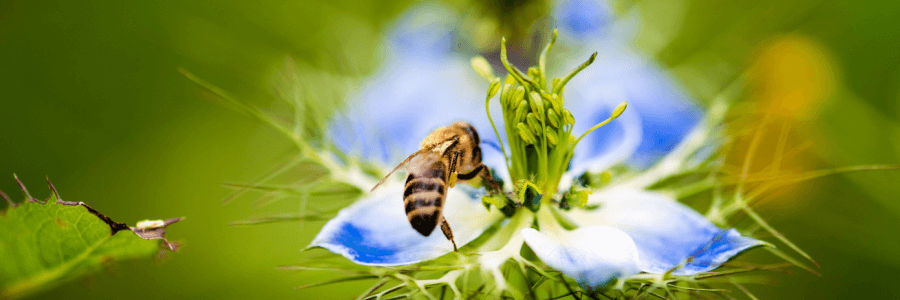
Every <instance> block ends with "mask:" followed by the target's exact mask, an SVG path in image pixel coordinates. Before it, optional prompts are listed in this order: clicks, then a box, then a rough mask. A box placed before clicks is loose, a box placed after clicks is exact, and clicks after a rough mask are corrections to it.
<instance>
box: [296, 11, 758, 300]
mask: <svg viewBox="0 0 900 300" xmlns="http://www.w3.org/2000/svg"><path fill="white" fill-rule="evenodd" d="M562 7H563V9H565V10H567V11H582V10H579V9H574V10H573V9H571V8H569V7H568V6H562ZM435 9H438V8H436V7H435V6H434V5H433V4H427V5H423V6H419V7H416V8H415V9H413V10H412V11H411V13H410V14H408V15H406V16H404V17H402V18H401V22H400V23H399V24H397V25H396V27H395V29H394V30H393V31H392V34H391V35H389V37H388V38H389V41H388V44H390V45H394V46H392V47H394V49H392V50H390V51H388V58H387V59H386V63H385V65H384V67H383V69H382V70H381V71H379V72H378V73H377V74H375V75H374V77H373V79H372V80H371V81H370V82H369V83H368V84H366V85H365V86H364V87H363V88H362V89H361V91H360V93H359V94H358V95H357V96H356V97H355V101H351V103H352V104H351V106H350V107H349V109H348V110H347V111H345V112H343V113H342V114H341V115H339V116H337V117H336V118H335V121H334V123H333V126H332V132H331V134H332V137H333V138H334V140H335V141H336V142H337V143H338V144H337V146H338V147H339V148H340V149H341V150H343V151H346V152H348V153H352V154H357V155H360V156H361V157H363V158H366V159H369V160H372V161H375V162H378V163H381V164H382V165H384V166H385V167H392V164H394V163H397V162H399V161H401V160H402V159H403V158H404V157H405V156H406V155H408V154H409V153H412V152H414V151H416V150H418V143H419V142H420V141H421V139H422V138H423V137H425V136H426V135H427V134H428V133H430V132H431V131H432V130H434V129H436V128H438V127H440V126H445V125H448V124H450V123H452V122H453V121H457V120H463V121H467V122H470V123H471V124H473V125H474V126H475V128H476V129H477V130H478V131H479V133H481V134H480V135H481V137H482V139H483V140H485V143H486V144H487V145H488V146H487V147H484V145H483V147H482V148H483V149H485V153H484V158H485V164H486V165H488V166H490V167H491V168H492V169H493V170H495V173H497V174H500V176H501V177H504V179H505V181H506V182H507V183H510V181H511V180H510V179H509V175H508V174H509V172H508V170H506V164H505V163H504V159H503V156H502V154H501V153H500V152H499V151H498V150H495V149H493V147H491V146H489V145H491V144H492V143H496V138H494V139H493V141H492V139H490V138H489V137H491V136H494V134H493V131H492V129H491V127H490V123H489V122H488V120H487V116H486V114H485V113H484V110H483V109H482V107H483V105H484V102H481V100H480V99H483V98H482V97H484V95H483V92H482V91H484V90H485V89H486V87H487V84H484V82H483V81H479V80H477V79H479V77H478V76H477V74H475V72H474V71H472V70H470V68H469V63H468V60H467V59H466V58H464V57H461V56H459V55H457V54H454V53H453V51H452V50H453V49H451V48H450V47H452V45H453V44H452V43H447V42H446V39H447V38H449V37H451V36H452V28H454V26H452V25H448V24H445V23H441V24H442V25H441V26H430V25H427V24H426V25H422V23H420V22H421V21H422V20H428V18H423V17H420V16H419V14H424V15H434V10H435ZM585 11H586V13H594V12H592V11H591V10H585ZM595 11H603V12H606V11H607V10H597V9H595ZM570 15H571V14H570ZM577 18H584V16H582V15H575V16H573V19H571V20H568V21H567V22H569V23H571V25H570V26H568V27H566V26H564V28H571V30H575V31H577V32H576V33H577V34H578V35H581V36H590V35H591V34H597V32H598V30H589V29H590V28H588V27H590V26H606V25H605V24H607V23H609V22H608V21H603V20H601V21H597V22H594V21H592V20H593V19H592V18H593V17H588V20H580V19H577ZM451 20H452V18H451ZM604 20H605V19H604ZM444 21H446V20H444ZM444 21H441V22H444ZM426 23H427V22H426ZM589 40H590V41H595V42H597V43H598V44H597V46H599V48H600V53H602V55H601V58H600V60H599V62H600V65H599V66H592V67H591V68H588V69H587V70H585V71H584V73H583V74H587V75H586V76H585V75H579V76H580V78H579V77H576V79H573V80H572V82H571V85H569V86H567V87H566V105H567V106H569V107H571V108H570V111H571V112H572V114H573V115H574V117H575V119H576V120H578V123H576V124H578V125H576V131H579V129H580V132H583V131H585V130H586V129H587V127H590V126H592V125H593V124H597V123H599V122H600V121H602V120H604V119H606V118H607V117H608V116H609V114H610V112H611V111H612V109H613V108H614V107H615V104H613V103H616V104H617V103H618V102H620V101H622V100H627V101H629V103H630V106H629V108H628V111H627V112H626V113H625V114H624V115H622V117H621V118H619V119H617V120H616V121H615V122H613V123H610V125H609V126H605V127H603V128H601V130H599V131H595V132H594V133H592V134H591V135H588V138H586V139H585V142H583V143H580V144H578V146H577V147H576V148H575V156H574V157H573V159H572V161H571V166H570V168H569V170H568V171H567V172H566V174H565V175H564V176H563V179H564V180H566V181H571V178H573V177H575V176H578V175H580V174H582V173H584V172H585V171H602V170H604V169H606V168H608V167H610V166H612V165H614V164H618V163H627V164H629V165H631V166H634V167H636V168H637V169H643V168H646V167H647V166H650V165H651V164H653V163H654V162H656V161H657V160H659V159H660V157H662V156H664V155H666V154H667V153H668V152H669V151H670V150H671V149H673V148H675V147H676V145H677V144H678V143H680V142H682V140H683V138H684V137H685V136H686V135H687V134H688V133H689V131H690V130H691V129H692V128H695V127H696V128H700V129H701V131H702V129H703V128H702V127H703V126H707V125H704V124H699V123H700V122H698V121H699V119H700V118H699V112H698V109H697V108H696V107H695V106H693V105H691V104H689V103H690V102H689V101H688V99H687V98H686V96H684V95H683V94H681V93H680V92H678V89H677V88H676V86H675V84H674V83H673V82H672V81H671V80H670V79H669V78H668V77H666V75H665V74H664V73H663V72H662V71H661V70H660V69H659V68H656V67H654V66H653V65H652V64H651V63H649V62H646V61H645V60H643V59H641V58H640V56H638V55H637V54H635V53H634V52H633V51H631V50H629V49H628V48H627V47H626V46H624V43H623V42H622V41H621V40H610V39H608V38H606V37H603V36H601V37H598V38H597V39H589ZM409 45H415V47H407V46H409ZM584 47H585V48H590V47H595V45H586V46H584ZM418 49H423V50H422V51H425V52H427V53H419V50H418ZM595 49H596V47H595ZM604 56H605V57H606V58H605V60H604V58H603V57H604ZM585 57H586V56H585ZM406 58H410V59H406ZM568 65H570V66H571V65H573V64H571V63H570V64H568ZM492 111H499V110H492ZM495 120H496V116H495ZM698 124H699V125H698ZM500 127H502V126H500ZM501 135H502V133H501ZM688 146H691V145H688ZM649 171H653V172H674V171H675V170H666V169H663V170H660V169H653V168H651V169H650V170H649ZM649 171H648V172H649ZM665 175H667V174H654V176H655V178H663V177H664V176H665ZM641 178H644V177H642V176H637V177H636V179H635V180H637V181H635V180H631V181H629V180H626V181H620V182H615V183H613V184H612V185H611V186H608V187H604V188H603V189H600V190H597V191H594V193H593V194H592V195H591V196H590V197H589V198H588V202H589V205H598V206H599V208H597V209H594V210H582V209H573V210H571V211H568V212H560V213H562V214H565V217H567V218H569V219H570V221H571V222H572V223H573V224H574V225H576V226H577V228H576V229H574V230H571V231H570V230H565V229H563V228H561V227H560V226H558V224H556V221H555V217H554V216H552V215H550V208H541V209H540V210H539V211H538V212H537V213H536V214H533V215H532V214H531V212H529V211H528V210H522V211H521V212H522V213H521V214H519V215H518V216H519V217H514V218H513V219H512V220H510V221H507V222H504V221H503V220H505V217H504V215H503V214H501V213H500V212H499V211H498V210H497V209H490V210H486V209H485V208H484V206H483V205H482V196H484V195H485V192H484V190H483V189H478V188H474V187H471V186H468V185H466V184H459V185H457V186H456V187H454V188H451V189H449V190H448V191H447V201H446V204H445V206H444V217H445V218H446V220H447V221H448V223H449V224H450V226H451V227H452V229H453V233H454V236H455V240H456V243H457V244H458V245H460V246H461V248H462V249H460V251H462V252H466V251H476V252H481V254H482V255H481V256H479V257H478V258H477V260H476V262H475V264H476V265H478V266H479V267H480V268H482V269H487V272H488V273H491V272H493V273H494V274H495V276H494V277H495V280H497V281H498V284H499V285H500V286H501V287H502V284H500V283H502V282H503V281H502V280H503V279H502V278H497V277H499V276H500V275H497V274H499V272H495V270H497V269H496V268H498V266H499V265H502V263H503V262H504V261H506V260H508V259H510V258H512V259H521V257H519V256H518V255H519V249H520V248H521V247H522V246H523V245H525V244H527V245H528V247H530V248H531V249H532V250H533V251H534V253H535V254H536V255H537V257H538V258H540V259H541V261H543V262H544V263H545V264H546V265H548V266H550V267H551V268H554V269H556V270H558V271H560V272H562V273H563V274H565V275H566V276H569V277H571V278H573V279H575V280H576V281H577V282H578V283H579V284H580V285H581V286H582V287H584V288H585V289H587V290H594V289H598V288H601V287H604V286H606V285H607V284H609V283H610V282H612V281H614V280H616V279H625V278H628V277H629V276H633V275H635V274H638V273H641V272H646V273H652V274H661V273H665V272H668V271H671V270H673V274H676V275H692V274H697V273H701V272H706V271H710V270H712V269H715V268H716V267H718V266H720V265H721V264H722V263H724V262H725V261H727V260H728V259H730V258H732V257H733V256H734V255H737V254H738V253H740V252H741V251H744V250H746V249H748V248H751V247H754V246H759V245H764V244H765V243H764V242H761V241H758V240H755V239H752V238H748V237H744V236H741V235H740V234H739V233H738V232H737V231H735V230H734V229H722V228H719V227H717V226H715V225H714V224H712V223H711V222H710V221H708V220H707V219H705V218H704V217H703V216H702V215H700V214H699V213H697V212H695V211H694V210H692V209H691V208H689V207H687V206H685V205H683V204H681V203H679V202H677V201H676V200H675V199H672V198H670V197H667V196H665V195H663V194H659V193H655V192H650V191H646V190H644V189H643V188H645V187H646V184H644V183H643V182H641V181H640V180H639V179H641ZM564 184H569V182H564ZM361 188H362V189H363V190H368V189H369V188H370V186H364V187H361ZM403 188H404V184H403V181H402V180H400V179H399V178H398V177H396V176H395V177H391V178H389V179H388V181H387V182H386V183H384V185H382V186H381V187H379V188H378V189H377V190H375V191H374V192H372V193H369V194H368V195H366V196H364V197H363V199H361V200H359V201H358V202H356V203H355V204H353V205H351V206H350V207H348V208H345V209H344V210H342V211H341V212H340V213H339V214H338V215H337V217H335V218H334V219H332V220H330V221H329V222H328V223H327V224H326V225H325V226H324V227H323V228H322V231H321V232H320V233H319V234H318V235H317V236H316V238H315V239H314V240H313V242H312V243H311V245H310V246H313V247H322V248H326V249H328V250H330V251H332V252H334V253H337V254H340V255H342V256H344V257H346V258H347V259H349V260H351V261H353V262H354V263H357V264H361V265H371V266H397V265H408V264H415V263H418V262H423V261H427V260H431V259H435V258H437V257H440V256H443V255H445V254H447V253H450V252H452V250H453V247H452V244H451V243H450V242H449V241H447V240H446V239H445V238H444V236H443V235H441V234H431V235H430V236H428V237H425V236H422V235H421V234H419V233H418V232H417V231H415V230H414V229H413V228H412V226H410V225H409V223H408V221H407V219H406V216H405V214H404V212H403V211H404V207H403V201H402V198H403ZM507 188H511V186H510V185H508V186H507ZM533 219H536V220H537V221H538V223H539V224H540V230H536V229H533V228H530V227H531V224H532V223H533V222H531V221H532V220H533ZM551 219H552V220H554V221H552V222H545V221H549V220H551ZM498 224H499V225H500V227H501V229H500V230H499V231H500V232H503V231H504V230H507V231H508V233H509V235H508V236H506V238H507V239H506V241H507V242H506V243H505V244H499V245H493V244H491V243H485V244H483V245H479V246H477V247H470V248H465V247H462V246H464V245H466V244H468V243H469V242H471V241H472V240H474V239H475V238H477V237H479V236H480V235H481V234H482V233H484V232H485V230H486V229H487V228H489V227H491V226H494V225H498ZM497 235H501V234H499V233H497ZM522 263H526V262H524V261H522Z"/></svg>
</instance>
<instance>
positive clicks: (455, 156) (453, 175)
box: [447, 151, 459, 187]
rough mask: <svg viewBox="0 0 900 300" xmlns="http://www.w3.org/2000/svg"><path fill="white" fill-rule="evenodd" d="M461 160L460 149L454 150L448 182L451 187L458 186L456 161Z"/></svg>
mask: <svg viewBox="0 0 900 300" xmlns="http://www.w3.org/2000/svg"><path fill="white" fill-rule="evenodd" d="M458 160H459V151H457V152H453V157H451V158H450V170H449V171H450V179H449V180H447V184H448V185H450V187H454V186H456V177H457V174H456V163H457V161H458Z"/></svg>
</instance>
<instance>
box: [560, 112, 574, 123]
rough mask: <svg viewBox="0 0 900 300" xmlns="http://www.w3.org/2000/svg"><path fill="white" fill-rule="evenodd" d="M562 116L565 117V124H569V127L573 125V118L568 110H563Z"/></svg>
mask: <svg viewBox="0 0 900 300" xmlns="http://www.w3.org/2000/svg"><path fill="white" fill-rule="evenodd" d="M563 114H564V115H565V117H566V123H567V124H569V125H575V116H572V112H570V111H569V110H568V109H564V110H563Z"/></svg>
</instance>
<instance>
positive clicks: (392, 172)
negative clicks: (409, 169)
mask: <svg viewBox="0 0 900 300" xmlns="http://www.w3.org/2000/svg"><path fill="white" fill-rule="evenodd" d="M424 151H425V149H422V150H419V151H416V152H415V153H413V154H410V155H409V157H407V158H406V159H404V160H403V162H401V163H400V164H399V165H397V166H396V167H394V169H393V170H391V172H389V173H387V175H384V178H382V179H381V181H379V182H378V184H376V185H375V186H373V187H372V189H371V190H369V191H370V192H371V191H374V190H375V189H376V188H378V186H379V185H381V184H382V183H384V181H385V180H387V179H388V177H390V176H391V174H394V172H396V171H397V170H400V167H402V166H403V165H405V164H406V163H408V162H409V161H410V160H412V159H413V157H416V155H419V154H420V153H422V152H424Z"/></svg>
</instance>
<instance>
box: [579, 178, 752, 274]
mask: <svg viewBox="0 0 900 300" xmlns="http://www.w3.org/2000/svg"><path fill="white" fill-rule="evenodd" d="M588 201H589V202H590V203H593V204H599V205H600V208H598V209H597V210H596V211H587V212H585V211H581V210H574V211H572V212H571V213H570V214H569V216H570V217H571V218H572V219H573V220H574V221H575V222H576V223H578V224H579V225H581V226H590V225H598V224H599V225H606V226H611V227H615V228H617V229H619V230H621V231H623V232H625V233H626V234H628V236H630V237H631V239H632V240H634V243H635V245H637V249H638V252H639V253H640V264H639V266H640V268H641V271H644V272H650V273H664V272H666V271H668V270H670V269H672V268H674V267H676V266H678V265H679V264H680V263H682V262H686V261H688V260H689V259H690V261H689V262H687V264H686V265H685V266H684V267H682V268H680V269H678V270H676V271H675V272H674V274H678V275H691V274H696V273H700V272H706V271H709V270H712V269H715V268H716V267H718V266H719V265H721V264H722V263H724V262H725V261H727V260H728V259H730V258H731V257H733V256H734V255H737V254H738V253H740V252H741V251H744V250H746V249H748V248H751V247H755V246H759V245H764V244H765V243H764V242H761V241H758V240H755V239H752V238H747V237H743V236H741V235H740V234H739V233H738V232H737V231H735V230H733V229H731V230H723V229H721V228H718V227H716V226H715V225H713V224H712V223H711V222H709V221H708V220H707V219H706V218H704V217H703V216H702V215H700V214H699V213H697V212H696V211H694V210H693V209H691V208H690V207H687V206H685V205H684V204H681V203H679V202H677V201H675V200H673V199H670V198H668V197H666V196H663V195H661V194H657V193H652V192H647V191H642V190H632V189H614V190H608V191H603V192H600V193H596V194H594V195H591V197H590V198H589V200H588Z"/></svg>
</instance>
